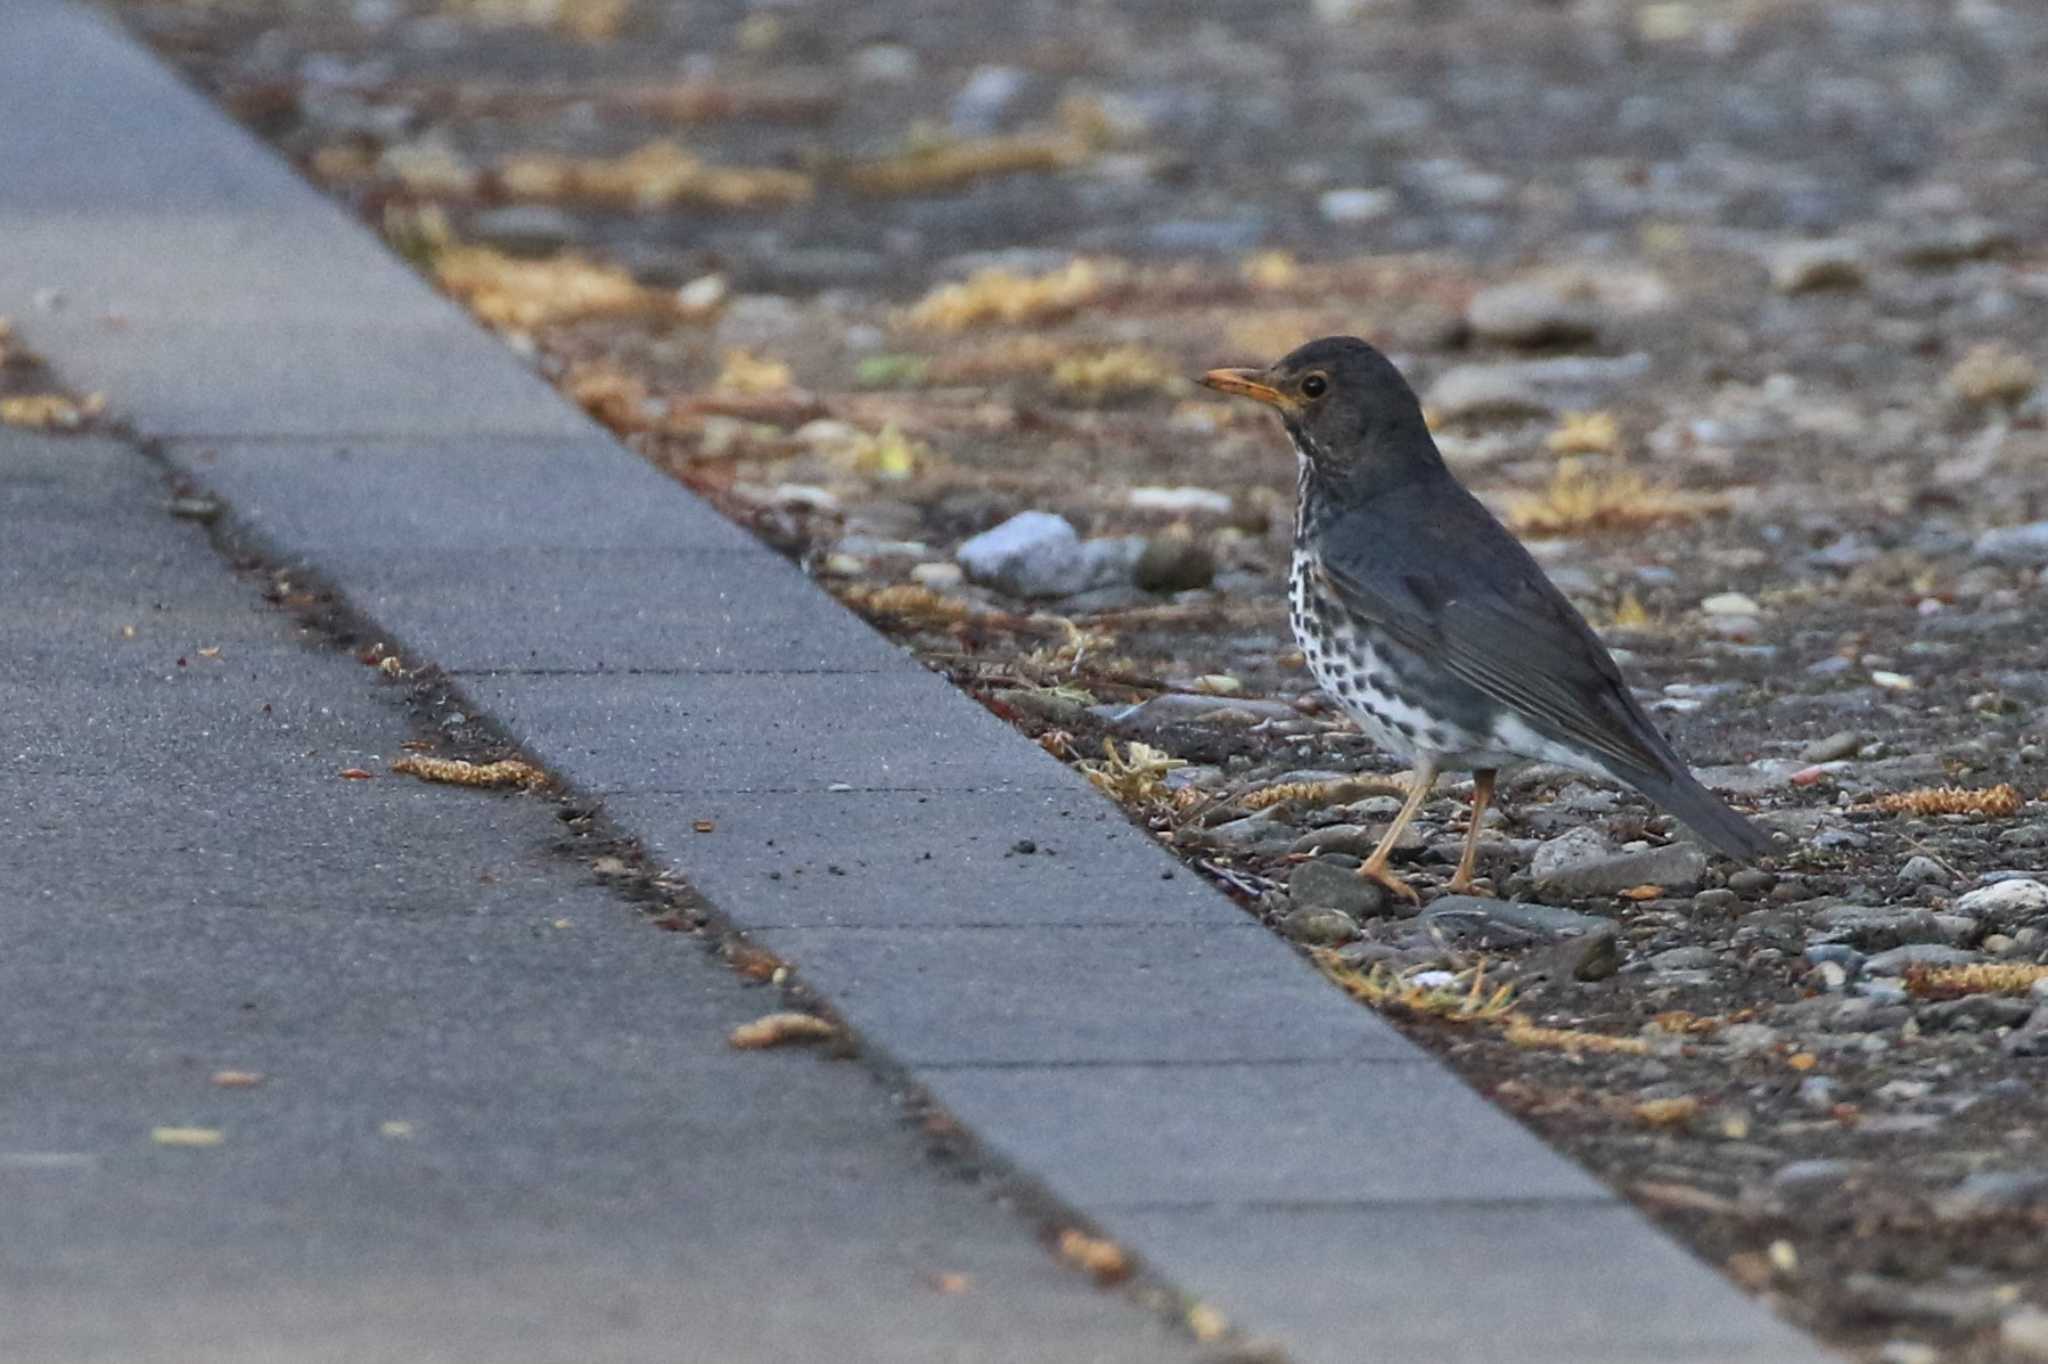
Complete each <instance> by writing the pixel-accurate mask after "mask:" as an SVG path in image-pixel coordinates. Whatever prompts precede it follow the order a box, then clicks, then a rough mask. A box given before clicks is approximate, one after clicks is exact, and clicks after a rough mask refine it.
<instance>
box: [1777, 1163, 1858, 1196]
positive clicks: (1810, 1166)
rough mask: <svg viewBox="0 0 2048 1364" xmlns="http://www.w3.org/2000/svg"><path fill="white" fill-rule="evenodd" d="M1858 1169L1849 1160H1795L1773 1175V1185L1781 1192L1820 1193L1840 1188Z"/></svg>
mask: <svg viewBox="0 0 2048 1364" xmlns="http://www.w3.org/2000/svg"><path fill="white" fill-rule="evenodd" d="M1857 1169H1858V1166H1857V1165H1856V1164H1855V1163H1854V1162H1852V1161H1847V1160H1836V1159H1832V1158H1819V1159H1814V1160H1795V1161H1793V1162H1792V1163H1791V1164H1789V1165H1785V1166H1781V1167H1780V1168H1779V1169H1778V1171H1777V1172H1776V1173H1775V1174H1773V1175H1772V1176H1771V1187H1772V1188H1774V1189H1777V1190H1778V1191H1779V1192H1781V1193H1819V1192H1822V1191H1823V1190H1827V1189H1836V1188H1840V1187H1841V1186H1842V1185H1843V1184H1845V1183H1847V1182H1848V1181H1849V1179H1850V1178H1851V1177H1853V1176H1854V1175H1855V1174H1856V1172H1857Z"/></svg>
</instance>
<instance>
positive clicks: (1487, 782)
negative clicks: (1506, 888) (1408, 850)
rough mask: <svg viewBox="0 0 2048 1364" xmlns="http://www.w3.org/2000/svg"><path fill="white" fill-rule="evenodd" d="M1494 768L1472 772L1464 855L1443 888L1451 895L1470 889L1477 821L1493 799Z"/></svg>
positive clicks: (1476, 851) (1475, 860) (1476, 861)
mask: <svg viewBox="0 0 2048 1364" xmlns="http://www.w3.org/2000/svg"><path fill="white" fill-rule="evenodd" d="M1493 778H1494V769H1492V768H1487V769H1486V770H1485V771H1483V772H1474V773H1473V774H1472V827H1471V828H1469V829H1467V830H1466V831H1465V855H1464V856H1463V857H1460V858H1459V859H1458V874H1457V875H1456V876H1453V877H1452V878H1451V883H1450V885H1448V886H1446V887H1445V889H1446V890H1448V891H1450V892H1451V893H1452V894H1453V895H1456V894H1461V893H1462V892H1464V891H1468V890H1470V889H1472V873H1473V872H1474V871H1475V870H1477V869H1478V866H1479V823H1480V821H1481V820H1483V819H1484V818H1486V807H1487V805H1488V803H1489V802H1491V801H1492V800H1493Z"/></svg>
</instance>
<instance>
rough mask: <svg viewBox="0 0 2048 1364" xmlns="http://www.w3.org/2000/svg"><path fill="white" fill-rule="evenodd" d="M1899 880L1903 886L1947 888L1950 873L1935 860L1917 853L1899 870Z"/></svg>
mask: <svg viewBox="0 0 2048 1364" xmlns="http://www.w3.org/2000/svg"><path fill="white" fill-rule="evenodd" d="M1898 879H1899V884H1900V885H1902V886H1945V885H1947V884H1948V872H1947V871H1946V870H1945V869H1944V868H1943V867H1942V865H1941V863H1939V862H1937V861H1935V860H1934V859H1933V858H1931V857H1924V856H1921V855H1920V854H1918V853H1915V854H1914V855H1913V856H1911V857H1909V858H1907V859H1906V864H1905V865H1904V866H1902V867H1900V868H1899V878H1898Z"/></svg>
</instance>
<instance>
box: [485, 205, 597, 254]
mask: <svg viewBox="0 0 2048 1364" xmlns="http://www.w3.org/2000/svg"><path fill="white" fill-rule="evenodd" d="M469 235H470V236H472V237H481V238H483V239H484V240H485V241H487V242H489V243H490V244H491V245H493V246H495V247H498V248H499V249H501V250H504V251H509V252H511V253H512V254H513V255H515V256H525V255H533V256H538V255H545V254H547V253H549V252H552V251H559V250H561V249H562V248H563V247H564V246H566V245H568V244H569V243H570V242H573V241H575V240H576V239H577V238H578V237H579V236H581V235H582V234H581V231H580V229H579V228H578V227H577V224H576V220H575V219H574V218H572V217H570V216H569V215H568V214H567V213H565V212H563V211H562V210H561V209H559V208H556V207H555V206H554V205H552V204H507V205H505V206H504V207H503V208H487V209H484V210H482V211H481V212H479V213H478V214H477V215H476V216H475V217H473V218H471V219H470V220H469Z"/></svg>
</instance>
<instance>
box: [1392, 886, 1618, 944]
mask: <svg viewBox="0 0 2048 1364" xmlns="http://www.w3.org/2000/svg"><path fill="white" fill-rule="evenodd" d="M1422 922H1423V924H1424V925H1425V926H1427V927H1428V928H1430V929H1432V930H1433V931H1435V932H1437V933H1439V934H1441V935H1442V936H1443V937H1445V938H1446V939H1449V940H1452V941H1455V942H1457V943H1459V944H1460V945H1463V946H1478V945H1481V944H1490V945H1492V946H1497V947H1509V946H1523V945H1526V944H1530V943H1549V942H1556V941H1557V940H1558V939H1560V938H1569V937H1579V936H1583V935H1585V934H1589V933H1601V932H1612V931H1614V924H1613V921H1612V920H1609V919H1602V918H1600V917H1598V916H1597V915H1592V914H1581V913H1579V912H1578V911H1577V910H1572V909H1560V908H1558V907H1557V906H1555V905H1532V904H1521V903H1518V902H1516V901H1513V900H1495V899H1490V898H1488V897H1486V896H1483V895H1446V896H1444V897H1443V898H1441V899H1439V900H1436V901H1434V902H1432V903H1431V904H1430V906H1429V908H1427V909H1425V910H1424V911H1422Z"/></svg>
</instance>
